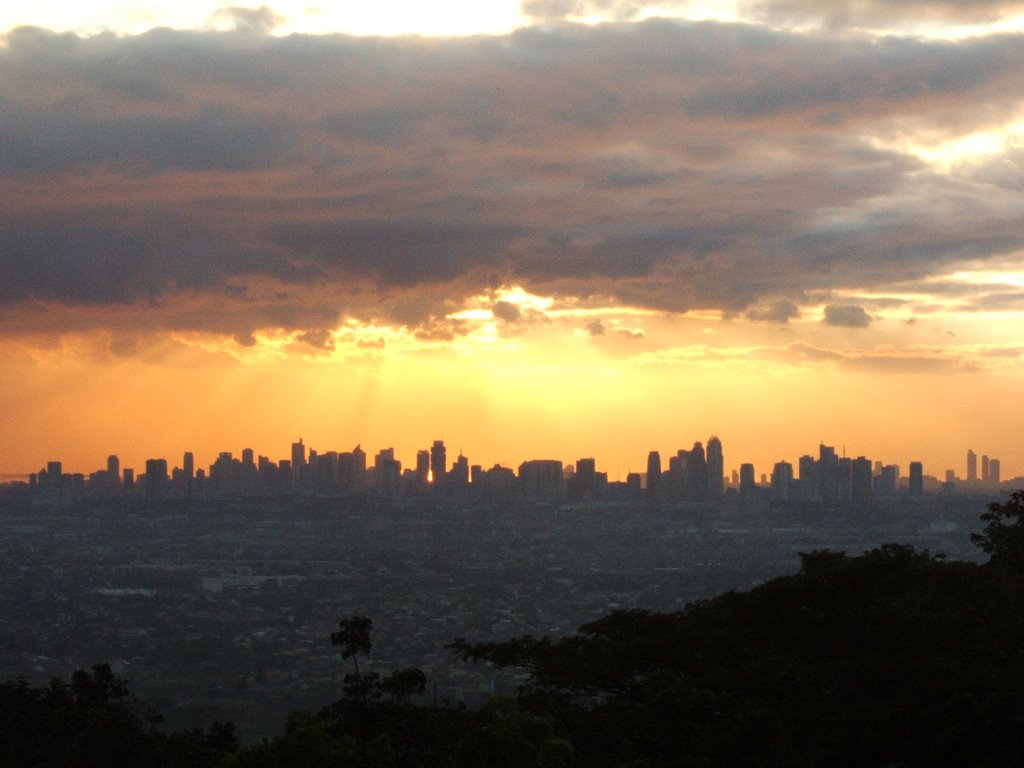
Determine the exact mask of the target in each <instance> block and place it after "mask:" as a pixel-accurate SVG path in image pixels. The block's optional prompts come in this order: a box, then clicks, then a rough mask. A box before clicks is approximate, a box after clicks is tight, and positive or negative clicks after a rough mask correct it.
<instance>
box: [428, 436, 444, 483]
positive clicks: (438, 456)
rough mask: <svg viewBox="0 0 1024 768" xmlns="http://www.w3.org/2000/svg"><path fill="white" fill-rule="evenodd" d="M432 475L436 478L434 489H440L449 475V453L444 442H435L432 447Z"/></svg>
mask: <svg viewBox="0 0 1024 768" xmlns="http://www.w3.org/2000/svg"><path fill="white" fill-rule="evenodd" d="M430 473H431V474H432V475H433V478H434V487H435V488H440V487H441V486H443V485H444V481H445V479H446V478H447V475H448V451H447V450H446V449H445V447H444V440H435V441H434V444H433V445H432V446H430Z"/></svg>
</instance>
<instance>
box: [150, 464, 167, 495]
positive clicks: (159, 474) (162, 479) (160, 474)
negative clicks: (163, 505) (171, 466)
mask: <svg viewBox="0 0 1024 768" xmlns="http://www.w3.org/2000/svg"><path fill="white" fill-rule="evenodd" d="M169 482H170V478H169V477H168V476H167V459H146V500H147V501H159V500H160V499H162V498H163V497H164V495H165V494H166V493H167V485H168V483H169Z"/></svg>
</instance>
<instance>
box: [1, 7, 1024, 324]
mask: <svg viewBox="0 0 1024 768" xmlns="http://www.w3.org/2000/svg"><path fill="white" fill-rule="evenodd" d="M535 5H536V4H535ZM556 5H557V4H556ZM547 6H552V4H551V3H548V4H547ZM874 6H877V7H878V8H880V9H884V8H888V7H890V6H889V5H888V4H886V3H881V2H878V3H875V4H874ZM874 6H872V7H874ZM574 7H575V6H574ZM790 7H794V8H795V7H796V3H794V2H790V3H775V4H773V6H772V8H774V9H775V11H777V12H781V10H779V9H783V10H785V8H790ZM1001 7H1002V6H1001V5H999V4H996V3H988V4H980V5H976V6H975V8H980V9H982V10H986V9H988V10H993V12H995V10H998V8H1001ZM552 8H553V6H552ZM552 8H547V10H545V9H544V8H541V7H540V6H539V5H538V7H537V8H536V9H535V11H536V12H537V13H541V12H542V11H544V12H545V13H547V12H548V11H551V13H554V11H557V10H558V9H557V8H554V11H552ZM570 12H573V11H571V9H570ZM232 13H233V15H232V18H233V19H234V20H235V22H236V23H237V24H238V26H239V30H238V31H236V32H231V33H214V32H203V33H200V32H174V31H170V30H166V29H163V30H155V31H153V32H150V33H148V34H145V35H141V36H136V37H116V36H113V35H100V36H95V37H90V38H78V37H75V36H72V35H55V34H51V33H49V32H46V31H44V30H39V29H28V28H23V29H19V30H15V31H13V32H11V33H9V34H8V35H7V36H6V37H5V38H4V39H3V46H2V47H0V195H2V196H3V199H4V200H5V201H6V204H5V205H4V206H3V207H2V208H0V328H3V329H6V330H8V331H9V332H11V331H15V332H20V331H31V330H32V329H33V328H36V329H45V328H51V327H52V326H53V325H54V324H59V322H58V321H56V320H55V317H54V313H55V309H54V308H63V310H61V311H62V312H64V315H65V319H64V320H63V321H60V322H64V323H66V324H68V325H74V324H76V323H80V324H83V325H85V324H90V323H92V324H95V325H103V324H110V323H112V322H114V321H112V320H110V319H109V318H114V317H120V318H121V319H122V320H121V321H120V322H123V321H124V318H125V317H128V316H130V317H133V318H134V320H133V321H132V322H135V321H138V322H141V323H145V324H149V325H152V326H154V327H161V328H167V329H188V330H210V331H215V332H220V333H229V334H232V335H235V336H236V337H237V338H239V339H246V338H251V334H252V332H253V331H255V330H257V329H260V328H267V327H277V328H285V329H298V330H303V331H306V332H309V334H310V335H309V336H308V337H307V338H308V339H311V340H314V341H315V340H317V339H322V338H324V337H323V335H322V332H323V330H324V329H327V328H331V327H334V325H336V324H337V322H338V321H339V319H340V318H341V317H343V316H346V315H351V316H355V317H358V318H362V319H383V320H386V321H391V322H398V323H402V324H406V325H409V326H417V325H423V326H424V328H423V330H424V333H430V332H432V331H431V329H430V328H429V327H428V326H429V323H430V322H431V319H432V318H437V317H440V316H443V314H444V310H443V307H444V306H446V305H445V302H455V303H456V304H457V303H458V301H459V300H460V298H462V297H468V296H472V295H478V294H480V293H481V292H482V291H486V290H488V289H490V288H494V287H497V286H499V285H503V284H511V283H516V284H520V285H523V286H524V287H526V288H527V289H529V290H532V291H535V292H540V293H544V294H545V295H551V296H555V297H558V296H576V297H587V296H592V295H602V296H609V297H612V298H613V299H614V300H616V301H618V302H620V303H621V304H624V305H631V306H638V307H644V308H650V309H657V310H666V311H670V312H675V311H686V310H690V309H717V310H721V311H723V312H725V313H730V314H732V313H739V312H745V311H748V312H749V314H748V317H750V318H751V319H761V320H769V321H772V322H778V323H784V322H786V321H787V320H788V319H791V318H795V317H798V316H799V307H798V304H800V303H801V300H802V297H804V296H805V295H806V294H807V292H813V291H828V290H834V289H844V288H845V289H858V288H865V287H870V286H877V285H887V284H893V283H897V282H901V281H903V282H906V281H911V282H912V281H915V280H919V279H921V278H924V277H928V276H931V275H937V274H942V273H944V272H946V271H948V270H949V269H950V267H951V266H952V265H954V264H956V263H959V262H961V261H963V260H965V259H975V260H985V259H990V258H1001V257H1006V256H1007V255H1011V254H1013V253H1014V252H1017V251H1020V250H1022V249H1024V229H1022V227H1021V226H1020V222H1021V216H1022V214H1024V203H1022V201H1021V199H1020V188H1021V175H1020V172H1019V166H1013V165H1010V166H1007V165H1006V164H1005V163H1004V164H1002V165H1000V164H999V163H998V162H996V160H992V162H990V163H989V164H988V165H986V166H984V167H979V168H977V169H974V170H972V171H971V172H970V173H968V172H966V171H964V172H963V173H943V172H939V171H938V170H935V169H932V168H930V167H928V166H926V165H925V164H923V163H922V161H921V160H920V159H918V157H917V156H916V155H914V154H911V153H908V152H901V151H896V150H895V149H886V148H884V147H892V146H896V145H897V144H898V143H899V141H903V142H906V141H908V140H915V139H919V140H920V141H926V140H928V141H942V140H944V139H950V138H955V137H957V136H962V135H967V134H970V133H972V132H975V131H978V130H982V129H986V128H988V127H990V126H992V125H996V124H999V123H1001V122H1005V121H1007V120H1010V119H1012V118H1013V117H1014V116H1015V115H1016V114H1018V113H1019V111H1020V110H1021V108H1022V106H1024V100H1022V95H1021V91H1020V87H1019V78H1020V72H1021V71H1022V69H1024V38H1022V37H1020V36H1012V35H1004V36H997V37H988V38H978V39H973V40H969V41H964V42H960V43H957V44H950V43H926V42H921V41H917V40H911V39H898V38H890V39H883V40H878V41H871V40H867V39H863V40H861V39H845V40H837V39H835V38H830V37H826V36H821V37H815V36H814V35H794V34H789V33H785V32H778V31H770V30H768V29H766V28H761V27H757V26H751V25H737V24H733V25H729V24H718V23H710V22H707V23H683V22H668V21H648V22H644V23H639V24H637V23H633V24H613V25H604V26H599V27H577V26H571V25H569V26H563V27H556V28H553V29H549V30H541V29H525V30H522V31H519V32H517V33H514V34H511V35H507V36H503V37H480V38H466V39H447V40H439V39H420V38H394V39H378V38H352V37H345V36H324V37H307V36H291V37H287V38H273V37H267V36H263V35H261V34H259V32H261V31H262V30H265V29H268V28H270V27H271V26H272V25H273V24H274V23H275V20H274V18H273V17H272V14H268V13H267V12H264V11H261V12H252V13H248V12H245V13H243V12H242V11H238V10H237V9H236V11H235V12H232ZM556 15H557V14H556ZM897 140H899V141H897ZM1018 154H1019V151H1018ZM1008 157H1010V158H1011V159H1012V156H1009V155H1008ZM1007 301H1009V302H1011V303H1019V300H1018V298H1017V297H1008V298H1007ZM766 307H767V309H765V308H766ZM514 309H515V307H511V308H509V307H502V306H499V307H497V308H496V311H495V315H496V316H497V317H499V318H501V319H502V320H504V321H506V322H508V323H514V322H516V321H517V319H518V316H517V315H515V313H514V312H513V310H514ZM100 310H111V312H110V313H109V314H107V313H105V312H103V311H100ZM853 310H860V315H857V316H854V313H853ZM829 317H830V316H829V315H828V313H826V322H828V323H830V324H832V325H842V326H857V327H863V326H864V325H866V324H867V321H868V320H870V318H869V317H868V315H867V313H866V312H865V311H864V310H863V309H862V308H861V307H859V306H858V307H843V306H837V307H835V308H834V309H833V314H832V316H831V319H829ZM434 331H436V329H434ZM592 332H593V331H592ZM318 334H319V335H318Z"/></svg>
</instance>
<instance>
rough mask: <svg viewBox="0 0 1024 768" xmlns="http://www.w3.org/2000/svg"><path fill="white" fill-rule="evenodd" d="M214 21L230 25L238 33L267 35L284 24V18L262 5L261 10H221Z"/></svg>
mask: <svg viewBox="0 0 1024 768" xmlns="http://www.w3.org/2000/svg"><path fill="white" fill-rule="evenodd" d="M213 18H214V21H218V22H219V21H225V22H228V23H230V24H231V25H232V26H233V28H234V29H235V30H236V31H239V32H248V33H253V34H261V35H266V34H269V33H271V32H273V31H274V30H275V29H277V27H279V26H281V24H283V23H284V21H285V20H284V18H283V17H281V16H279V15H278V14H277V13H275V12H274V10H273V9H272V8H270V7H269V6H266V5H261V6H260V7H259V8H246V7H244V6H237V5H232V6H228V7H226V8H221V9H220V10H218V11H217V12H216V13H214V15H213Z"/></svg>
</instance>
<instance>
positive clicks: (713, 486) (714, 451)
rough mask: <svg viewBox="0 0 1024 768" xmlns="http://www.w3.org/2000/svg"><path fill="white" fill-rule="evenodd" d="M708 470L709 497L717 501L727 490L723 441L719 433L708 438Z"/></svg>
mask: <svg viewBox="0 0 1024 768" xmlns="http://www.w3.org/2000/svg"><path fill="white" fill-rule="evenodd" d="M707 472H708V498H709V499H711V500H712V501H715V500H718V499H720V498H722V494H723V493H724V492H725V458H724V456H723V455H722V441H721V440H719V439H718V436H717V435H712V436H711V437H709V438H708V449H707Z"/></svg>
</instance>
